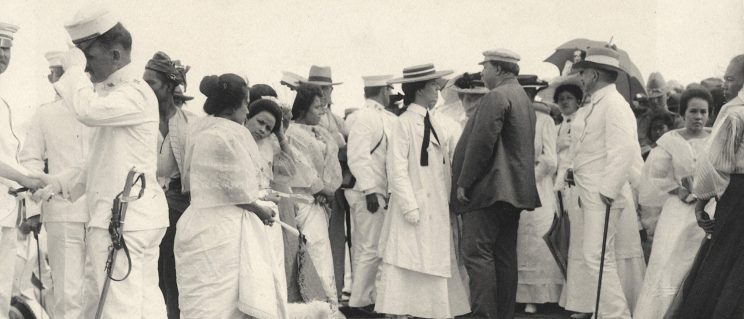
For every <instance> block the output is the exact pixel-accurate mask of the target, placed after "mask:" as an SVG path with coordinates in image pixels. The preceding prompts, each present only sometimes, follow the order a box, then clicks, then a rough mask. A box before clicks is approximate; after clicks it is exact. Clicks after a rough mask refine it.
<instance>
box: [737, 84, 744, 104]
mask: <svg viewBox="0 0 744 319" xmlns="http://www.w3.org/2000/svg"><path fill="white" fill-rule="evenodd" d="M737 96H739V99H740V100H742V101H744V87H743V88H741V90H739V94H737Z"/></svg>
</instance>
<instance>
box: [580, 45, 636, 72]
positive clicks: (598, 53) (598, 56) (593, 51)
mask: <svg viewBox="0 0 744 319" xmlns="http://www.w3.org/2000/svg"><path fill="white" fill-rule="evenodd" d="M573 68H574V69H598V70H605V71H614V72H618V73H620V72H624V71H623V70H622V69H621V68H620V54H619V53H617V51H616V50H613V49H611V48H608V47H599V48H589V50H587V51H586V58H585V59H584V61H581V62H578V63H576V64H574V66H573Z"/></svg>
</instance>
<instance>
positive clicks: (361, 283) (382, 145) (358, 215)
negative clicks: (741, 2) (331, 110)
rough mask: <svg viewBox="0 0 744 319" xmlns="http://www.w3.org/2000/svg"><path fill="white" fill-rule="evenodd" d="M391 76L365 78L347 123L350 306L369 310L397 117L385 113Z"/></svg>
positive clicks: (373, 289) (376, 270) (377, 264)
mask: <svg viewBox="0 0 744 319" xmlns="http://www.w3.org/2000/svg"><path fill="white" fill-rule="evenodd" d="M392 77H393V76H392V75H382V76H365V77H363V79H364V96H365V98H366V101H365V102H364V106H363V107H362V108H361V109H359V110H358V111H356V112H354V113H353V114H351V115H350V116H349V118H348V119H347V120H346V127H348V128H350V130H349V141H348V143H347V156H348V159H349V169H350V170H351V173H352V174H353V175H354V177H355V178H356V182H355V184H354V187H353V188H352V189H347V190H345V195H346V200H347V201H348V202H349V207H350V209H351V216H352V221H353V223H354V224H353V226H352V228H351V229H352V233H351V242H352V243H353V244H352V247H351V265H352V269H353V270H354V272H353V280H352V284H351V298H350V299H349V306H351V307H367V306H370V305H374V303H375V295H376V293H375V278H377V273H378V271H379V268H380V262H381V260H380V258H379V257H378V256H377V243H378V241H379V239H380V230H381V229H382V223H383V221H384V220H385V212H386V211H387V209H386V207H387V201H388V199H389V194H388V193H389V192H388V185H387V173H386V170H387V165H386V163H385V157H386V155H387V148H388V135H389V134H390V132H391V130H392V126H391V125H392V124H393V123H394V122H395V121H396V120H397V117H396V116H395V114H393V113H390V112H388V111H386V110H385V105H388V103H390V90H391V89H392V86H391V85H390V84H388V82H387V81H388V80H390V79H392Z"/></svg>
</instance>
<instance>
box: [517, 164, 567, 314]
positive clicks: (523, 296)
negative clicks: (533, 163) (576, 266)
mask: <svg viewBox="0 0 744 319" xmlns="http://www.w3.org/2000/svg"><path fill="white" fill-rule="evenodd" d="M537 193H538V195H539V196H540V202H541V203H542V205H543V206H542V207H538V208H535V210H533V211H523V212H522V213H521V215H520V217H519V228H518V230H517V263H518V271H519V272H518V277H519V281H518V286H517V302H519V303H548V302H558V299H560V296H561V289H562V288H563V283H564V279H563V274H562V273H561V269H560V268H559V267H558V263H557V262H556V261H555V258H553V255H552V254H551V253H550V249H549V248H548V245H547V244H546V243H545V240H544V239H543V235H545V233H547V232H548V230H550V226H551V225H552V224H553V216H554V215H555V213H556V211H557V209H556V206H557V205H556V198H555V193H554V192H553V183H552V181H551V178H550V177H546V178H543V179H542V180H541V181H540V182H539V183H538V184H537Z"/></svg>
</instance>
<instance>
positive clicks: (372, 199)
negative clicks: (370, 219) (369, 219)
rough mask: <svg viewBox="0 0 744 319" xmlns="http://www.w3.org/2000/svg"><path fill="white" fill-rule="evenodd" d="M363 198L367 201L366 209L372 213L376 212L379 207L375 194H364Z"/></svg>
mask: <svg viewBox="0 0 744 319" xmlns="http://www.w3.org/2000/svg"><path fill="white" fill-rule="evenodd" d="M365 199H366V201H367V210H368V211H369V212H370V213H372V214H374V213H376V212H377V210H378V209H380V202H379V201H378V199H377V194H375V193H372V194H367V195H366V196H365Z"/></svg>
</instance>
